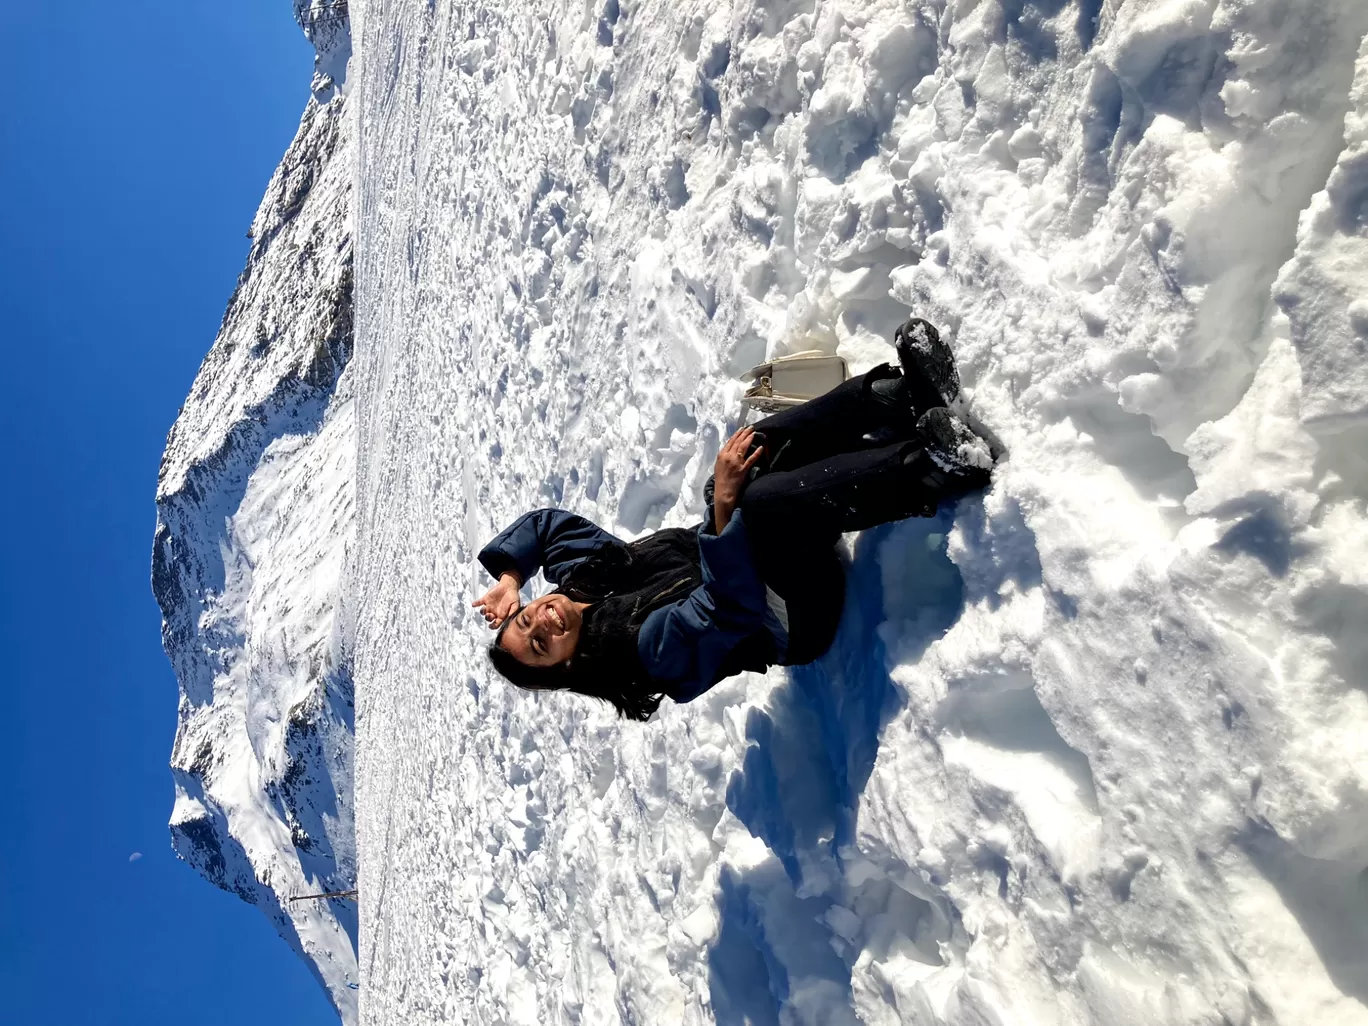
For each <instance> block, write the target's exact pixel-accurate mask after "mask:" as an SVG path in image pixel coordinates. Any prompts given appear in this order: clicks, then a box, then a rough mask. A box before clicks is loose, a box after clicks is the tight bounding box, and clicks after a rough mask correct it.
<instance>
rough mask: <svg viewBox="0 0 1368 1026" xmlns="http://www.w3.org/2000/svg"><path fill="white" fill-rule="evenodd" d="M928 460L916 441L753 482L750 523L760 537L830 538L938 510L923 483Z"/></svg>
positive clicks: (746, 505)
mask: <svg viewBox="0 0 1368 1026" xmlns="http://www.w3.org/2000/svg"><path fill="white" fill-rule="evenodd" d="M927 462H928V461H927V459H926V458H925V454H924V452H923V449H922V446H921V445H920V444H919V443H917V442H897V443H894V444H893V445H886V446H883V447H881V448H878V449H863V450H859V451H857V452H846V453H838V454H837V455H835V456H829V457H827V458H826V459H824V460H821V461H819V462H816V463H809V464H806V465H804V466H801V467H796V468H794V469H793V470H777V471H770V472H769V473H767V474H763V475H761V476H760V477H758V478H756V479H755V480H754V481H752V482H750V484H748V485H747V486H746V490H745V491H744V492H743V493H742V494H741V503H740V508H741V511H742V514H743V515H744V516H745V519H746V524H747V526H748V527H749V528H752V529H753V531H754V532H755V533H756V534H757V535H758V534H766V533H774V534H775V535H779V536H788V535H789V534H790V532H792V531H794V530H797V529H801V530H802V532H803V534H804V536H806V537H812V538H830V539H831V540H833V541H834V539H835V536H836V535H838V534H840V533H841V532H844V531H859V530H863V529H864V528H866V527H873V526H874V525H875V524H883V523H887V522H888V521H890V520H901V519H903V518H904V517H910V516H918V515H923V514H926V515H929V514H931V513H934V512H935V508H936V503H937V501H938V500H939V498H940V497H941V496H940V495H939V494H937V493H936V491H935V489H934V487H928V485H927V482H925V481H924V480H923V476H924V471H925V470H926V464H927Z"/></svg>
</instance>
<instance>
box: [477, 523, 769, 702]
mask: <svg viewBox="0 0 1368 1026" xmlns="http://www.w3.org/2000/svg"><path fill="white" fill-rule="evenodd" d="M694 533H695V534H696V535H697V543H698V566H697V572H696V573H695V574H691V575H689V576H688V577H687V581H688V583H690V584H695V582H696V581H697V579H698V573H701V583H697V584H696V586H694V587H692V589H691V590H690V591H689V592H688V593H687V594H685V595H682V596H681V597H680V598H678V599H675V600H674V601H670V602H668V603H665V604H663V605H660V606H659V607H658V608H656V609H654V610H653V611H652V612H650V614H649V615H648V616H647V617H646V619H645V621H644V622H643V623H642V624H641V627H640V630H639V632H638V634H637V655H638V656H639V658H640V660H641V665H642V667H643V668H644V670H645V672H646V673H647V674H648V675H649V677H650V678H651V683H652V685H653V686H654V689H655V690H656V691H658V692H659V693H662V694H666V695H668V696H670V697H671V698H673V699H674V700H675V701H677V702H688V701H690V700H692V699H694V698H697V697H698V696H699V695H701V694H702V693H703V692H705V691H707V690H708V689H709V688H711V687H712V686H713V685H714V684H716V683H717V682H718V681H720V680H722V679H724V678H725V677H727V676H730V675H731V674H733V673H735V672H737V670H738V667H737V665H736V660H735V659H734V658H733V659H729V658H728V657H729V656H733V655H734V653H735V652H736V650H737V649H738V646H740V645H741V644H742V643H743V642H749V641H754V640H755V636H756V635H757V634H766V635H769V637H767V638H766V639H765V640H766V641H767V642H769V644H767V645H766V646H765V650H766V651H768V652H769V653H771V656H773V655H775V654H777V653H780V652H782V651H783V646H784V644H785V642H786V641H787V638H786V635H785V634H784V628H783V625H782V623H780V622H779V621H777V620H776V618H775V615H774V614H773V612H772V611H771V604H770V598H771V594H772V593H770V592H768V591H767V589H766V587H765V584H764V582H763V581H762V580H761V579H760V574H759V571H758V570H757V568H756V565H755V559H754V556H753V554H752V552H751V546H750V540H749V538H748V537H747V534H746V524H745V520H744V519H743V517H742V515H741V512H740V511H739V510H738V511H737V512H736V513H734V514H732V518H731V521H730V522H729V523H728V524H727V525H726V527H725V528H724V529H723V531H722V533H721V534H720V535H719V534H716V533H714V531H713V529H712V523H711V521H709V522H707V523H704V524H700V525H699V526H698V527H697V528H696V529H695V531H694ZM605 546H618V547H624V546H625V543H624V542H622V541H621V540H620V539H618V538H615V537H614V536H613V535H611V534H609V533H608V532H607V531H604V530H603V529H602V528H600V527H598V526H597V525H595V524H593V523H591V522H590V521H588V520H586V519H584V518H583V517H581V516H577V515H575V514H573V513H568V512H566V511H565V510H559V509H539V510H534V511H533V512H531V513H527V514H524V515H523V516H521V517H519V518H518V519H517V520H516V521H514V522H513V524H512V525H510V526H509V527H508V528H507V529H506V530H504V531H503V532H502V533H501V534H500V535H499V536H498V537H497V538H495V539H494V540H493V541H492V542H490V543H489V544H488V545H487V546H485V548H484V549H483V550H482V551H481V552H480V557H479V558H480V562H481V563H482V564H483V565H484V568H485V569H486V570H488V571H489V573H490V574H491V575H493V576H494V577H498V576H500V575H501V574H503V573H504V572H506V571H508V570H512V571H514V572H515V573H517V575H518V576H519V578H521V579H522V580H523V581H527V580H528V579H530V578H531V577H532V576H533V574H535V573H536V572H537V571H538V570H541V572H542V574H543V576H545V577H546V579H547V580H548V581H550V582H551V583H552V584H555V585H560V584H562V583H563V582H565V581H566V579H567V578H568V577H569V576H571V574H572V572H573V571H574V569H575V568H576V567H577V566H579V565H580V564H582V563H583V562H584V561H585V560H586V559H588V558H589V557H590V556H591V555H593V554H595V553H598V552H600V551H601V550H602V549H603V548H604V547H605ZM683 580H685V578H681V581H683ZM657 594H658V595H662V596H663V594H664V593H663V592H658V593H657ZM771 639H772V640H771ZM748 648H750V649H751V650H754V649H755V646H753V645H750V646H748ZM744 668H746V669H763V666H755V665H753V664H752V665H746V666H745V667H744Z"/></svg>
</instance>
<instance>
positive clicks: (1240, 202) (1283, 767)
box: [352, 0, 1368, 1026]
mask: <svg viewBox="0 0 1368 1026" xmlns="http://www.w3.org/2000/svg"><path fill="white" fill-rule="evenodd" d="M353 17H354V21H355V28H356V33H357V57H356V59H355V60H354V61H353V66H352V75H353V80H354V82H355V92H354V96H355V98H356V102H358V103H359V104H360V118H361V128H360V137H359V141H358V142H359V150H360V157H359V168H358V196H357V218H358V223H357V290H358V291H357V310H356V315H357V339H358V350H357V356H356V361H355V365H354V372H355V373H356V374H357V384H356V387H357V397H358V398H357V416H358V432H359V442H358V445H359V448H358V468H357V474H358V478H357V502H358V536H357V555H356V560H355V578H354V580H353V582H352V587H353V588H354V589H355V594H354V599H355V603H356V618H355V626H356V637H355V656H356V660H357V663H356V679H357V689H358V690H357V715H358V723H357V730H358V736H357V775H356V787H357V794H356V803H357V804H356V807H357V842H358V852H359V860H360V870H361V872H360V887H361V944H360V958H361V974H362V1001H361V1019H362V1021H363V1022H366V1023H377V1024H379V1023H385V1024H394V1023H404V1024H406V1026H418V1024H423V1023H438V1022H443V1023H445V1022H478V1023H510V1024H551V1023H586V1024H589V1023H594V1024H600V1023H650V1024H656V1023H691V1024H692V1023H711V1022H714V1021H716V1022H718V1023H727V1024H731V1023H756V1024H760V1023H785V1024H788V1023H812V1024H840V1023H857V1022H859V1023H865V1024H867V1026H875V1024H880V1026H881V1024H891V1023H953V1024H970V1023H973V1024H988V1023H998V1024H1027V1023H1031V1024H1047V1023H1049V1024H1054V1023H1059V1024H1064V1023H1070V1024H1072V1023H1079V1024H1081V1023H1089V1024H1098V1026H1128V1024H1137V1026H1138V1024H1155V1026H1159V1024H1164V1026H1175V1024H1192V1026H1198V1024H1201V1026H1218V1024H1228V1026H1247V1024H1258V1026H1269V1024H1274V1023H1277V1024H1282V1026H1307V1024H1313V1023H1314V1024H1316V1026H1348V1024H1364V1023H1368V1008H1366V1007H1365V1001H1368V877H1365V867H1366V866H1368V695H1366V694H1365V688H1366V687H1368V641H1365V636H1368V519H1366V518H1365V515H1364V504H1365V499H1366V498H1368V465H1366V464H1365V452H1368V356H1365V338H1366V337H1368V50H1365V49H1364V48H1363V40H1364V37H1365V33H1368V4H1365V3H1362V2H1361V0H1321V2H1310V0H1305V2H1292V0H1219V2H1218V0H1072V2H1064V0H950V2H946V0H731V2H727V3H723V2H721V0H677V2H673V3H651V2H646V0H593V2H583V0H581V2H575V3H560V2H555V0H526V2H523V3H518V4H482V3H473V2H459V0H441V2H437V3H424V4H420V3H409V2H405V3H400V2H385V0H365V2H364V3H361V2H358V3H357V4H356V5H355V6H354V8H353ZM913 312H915V313H919V314H922V315H925V316H928V317H930V318H932V319H933V320H935V321H937V322H938V323H940V324H942V325H944V326H945V329H946V334H947V337H948V338H949V339H950V340H951V341H952V343H953V345H954V347H955V349H956V352H957V354H958V356H959V360H960V365H961V369H962V373H963V375H964V379H965V384H966V393H967V397H968V402H969V405H970V408H971V409H972V411H973V412H974V413H975V414H976V415H977V416H978V417H979V418H980V419H981V420H982V421H983V422H984V423H985V424H986V425H988V426H989V427H990V428H991V429H992V430H993V431H994V432H996V434H997V435H998V436H999V437H1000V438H1001V439H1002V441H1003V442H1004V443H1005V445H1006V447H1007V449H1008V451H1009V454H1010V455H1009V458H1008V459H1007V460H1006V462H1005V463H1004V464H1003V465H1002V466H1001V467H1000V469H999V471H998V473H997V475H996V479H995V482H994V485H993V488H992V490H991V491H990V492H989V493H988V494H987V495H985V496H983V497H981V498H973V499H968V500H965V501H963V502H961V503H960V504H959V505H958V506H957V507H956V508H954V509H953V510H949V511H946V512H944V513H943V514H942V515H941V516H940V517H939V518H937V519H935V520H932V521H914V522H906V523H903V524H899V525H896V526H891V527H886V528H881V529H878V530H874V531H870V532H866V533H865V534H864V535H862V536H859V537H853V538H851V539H849V545H848V549H849V558H850V578H851V582H852V586H851V588H850V594H849V600H848V604H847V609H846V617H845V620H844V622H843V626H842V629H841V632H840V636H839V638H838V640H837V642H836V645H835V647H834V649H833V650H832V652H831V653H830V654H829V655H828V656H827V657H826V658H825V659H823V660H822V661H821V662H820V663H818V664H816V665H814V666H812V667H809V668H803V669H799V670H796V671H794V672H791V673H790V672H781V671H774V672H772V673H770V674H769V675H767V676H765V677H758V676H745V677H741V678H738V679H734V680H731V681H729V682H727V683H725V684H723V685H721V686H719V687H717V688H716V689H715V690H714V691H712V692H710V693H709V694H708V695H706V696H705V697H704V698H702V699H700V700H698V701H696V702H694V703H693V704H691V705H688V706H671V705H670V704H669V703H666V705H665V706H664V707H663V708H662V711H661V713H660V714H659V715H658V717H657V719H656V721H655V722H652V723H650V724H647V725H637V724H628V725H624V724H621V723H618V722H615V720H614V718H613V716H612V715H611V714H610V713H609V711H608V710H606V709H604V708H600V707H596V706H595V705H593V704H590V703H589V702H588V701H587V700H584V699H579V698H574V697H565V696H557V695H545V696H540V697H536V696H531V695H527V694H522V693H518V692H516V691H515V690H513V689H512V688H510V687H509V686H507V685H505V684H504V683H502V682H501V681H500V680H498V679H497V678H495V677H494V676H493V675H492V673H491V671H490V669H489V667H488V665H487V663H486V660H485V658H484V655H483V648H484V646H485V644H486V643H487V640H488V635H487V632H486V631H485V629H484V628H483V624H482V621H481V618H480V617H479V616H478V615H474V614H473V611H472V610H471V609H470V608H469V603H470V601H471V599H472V598H473V597H474V595H475V594H477V593H478V591H480V590H482V589H483V583H482V580H481V578H482V571H480V570H479V568H478V566H477V564H476V562H475V558H474V557H475V553H476V551H477V550H478V549H479V548H480V546H481V545H482V544H483V543H484V542H485V541H487V540H488V539H489V538H490V537H491V536H492V535H493V534H494V533H495V532H496V531H497V530H498V529H500V528H501V527H502V526H504V525H505V524H506V523H507V522H508V521H509V520H510V519H512V518H513V517H514V516H515V515H516V514H518V513H520V512H522V511H524V510H526V509H528V508H531V507H536V506H542V505H559V506H564V507H567V508H569V509H572V510H575V511H577V512H580V513H583V514H585V515H587V516H589V517H591V518H592V519H595V520H597V521H598V522H600V523H602V524H604V525H605V526H609V527H611V528H612V529H613V530H615V531H617V532H618V533H619V534H621V535H622V536H624V537H631V536H634V535H636V534H638V533H639V532H643V531H647V530H650V529H652V528H655V527H657V526H660V525H662V524H665V525H673V524H688V523H690V522H693V521H696V520H697V519H698V518H699V517H700V514H701V512H702V508H703V507H702V503H701V496H700V492H701V487H702V484H703V481H704V479H705V478H706V476H707V474H708V473H709V470H710V468H711V463H712V459H713V456H714V454H715V452H716V449H717V446H718V440H719V438H721V437H723V436H725V435H726V433H727V432H728V431H729V430H731V428H732V427H733V426H734V424H735V416H736V413H737V399H738V397H739V394H740V390H741V387H742V386H741V385H740V384H739V383H738V380H737V378H738V375H739V373H740V372H741V371H742V370H743V369H744V368H746V367H747V366H748V365H750V364H753V363H756V362H758V361H760V360H761V359H762V358H764V357H769V356H776V355H779V354H783V353H785V352H790V351H795V350H799V349H807V348H813V347H818V348H822V349H825V350H827V351H831V352H837V353H840V354H841V355H843V356H845V357H847V359H848V360H849V361H850V362H851V364H852V365H853V368H854V369H855V370H856V371H861V370H864V369H866V368H868V367H869V366H871V365H872V364H874V363H877V362H881V361H883V360H887V359H890V358H892V350H891V348H890V347H889V346H888V345H887V344H886V339H887V338H888V337H889V334H890V332H891V330H892V328H893V327H894V326H895V324H896V323H897V322H898V321H899V320H900V319H902V318H903V317H905V316H907V315H908V314H909V313H913Z"/></svg>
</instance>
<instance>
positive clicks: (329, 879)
mask: <svg viewBox="0 0 1368 1026" xmlns="http://www.w3.org/2000/svg"><path fill="white" fill-rule="evenodd" d="M314 6H315V7H320V6H321V5H318V4H315V5H314ZM328 31H329V32H330V33H332V34H331V35H329V36H328V39H329V40H330V44H329V45H330V47H331V49H320V67H323V65H324V64H325V63H326V58H327V57H328V55H329V54H330V53H335V52H336V49H337V47H338V46H340V45H341V43H340V41H339V35H338V34H339V33H340V34H341V35H342V36H345V35H346V32H347V26H346V23H345V21H342V22H332V23H330V26H329V29H328ZM335 70H336V69H334V71H335ZM330 82H333V83H334V84H332V85H329V86H328V87H327V89H326V93H327V94H328V95H326V96H323V97H322V99H321V100H320V99H317V98H315V99H311V100H310V101H309V105H308V107H307V109H306V110H305V112H304V117H303V119H302V121H301V122H300V127H299V132H298V134H297V135H296V137H295V140H294V142H293V143H292V144H291V146H290V148H289V150H288V151H287V152H286V154H285V158H284V160H283V161H282V162H281V165H280V167H279V169H278V170H277V171H276V173H275V175H274V176H273V177H272V179H271V183H270V185H269V186H268V188H267V191H266V196H265V198H264V199H263V201H262V204H261V207H260V209H259V210H258V212H257V216H256V219H255V220H254V221H253V224H252V230H251V233H250V235H251V238H252V248H251V253H250V255H249V257H248V261H247V267H246V269H245V270H244V271H243V272H242V276H241V278H240V279H239V281H238V287H237V290H236V292H235V293H234V295H233V298H232V300H231V302H230V303H229V305H228V310H227V313H226V314H225V315H224V319H223V326H222V328H221V329H220V331H219V335H218V338H217V339H216V340H215V342H214V345H213V348H212V349H211V350H210V351H209V354H208V356H206V357H205V360H204V363H203V365H202V366H201V367H200V371H199V374H198V375H197V377H196V379H195V383H194V386H193V387H192V389H191V392H190V396H189V398H187V400H186V402H185V405H184V407H183V408H182V410H181V412H180V416H179V417H178V418H177V420H176V423H175V426H174V427H173V428H172V429H171V433H170V435H169V437H168V438H167V445H166V452H165V455H164V456H163V457H162V466H161V475H160V479H159V481H158V487H157V533H156V539H155V544H154V547H153V558H152V584H153V590H154V591H155V593H156V597H157V601H158V603H159V604H160V605H161V609H162V616H163V623H162V637H163V642H164V644H165V647H166V652H167V655H168V656H169V657H170V659H171V662H172V665H173V667H174V668H175V671H176V677H177V679H178V680H179V682H180V689H181V698H180V709H179V717H178V726H177V731H176V740H175V746H174V748H173V750H172V754H171V766H172V770H173V773H174V776H175V783H176V803H175V807H174V810H173V812H172V814H171V839H172V844H173V845H174V847H175V849H176V852H177V854H178V855H179V856H180V857H181V858H183V859H185V860H186V861H187V862H189V863H190V864H191V865H193V866H194V867H195V868H196V869H198V870H199V871H200V872H201V873H202V874H203V875H204V876H205V877H206V878H208V879H209V880H210V881H211V882H213V883H214V884H216V885H218V886H219V887H222V888H224V889H225V890H229V891H234V892H236V893H237V894H238V895H240V896H241V897H242V898H243V899H244V900H245V901H248V902H251V903H252V904H254V905H257V906H258V907H260V908H261V909H262V911H263V912H265V913H266V915H267V916H268V917H269V918H270V920H271V922H272V923H273V925H274V926H275V927H276V929H277V930H279V931H280V934H281V936H283V937H284V938H285V940H286V941H288V942H289V944H290V946H291V947H293V948H294V949H295V951H297V952H298V953H299V954H300V955H301V956H303V957H304V959H305V960H306V961H307V962H308V963H309V965H310V967H311V968H312V969H313V971H314V972H315V974H316V975H317V976H318V978H319V979H320V981H321V982H322V983H323V985H324V987H325V988H326V989H327V991H328V994H329V996H330V997H331V999H332V1001H333V1003H334V1004H335V1005H336V1006H337V1008H338V1010H339V1012H340V1013H341V1015H342V1018H343V1020H344V1021H346V1022H354V1021H355V1019H356V993H355V989H354V988H355V986H356V979H357V972H356V954H355V945H356V935H357V915H356V907H355V905H354V904H352V903H350V902H346V901H338V900H331V901H329V900H323V901H307V902H299V903H294V904H291V903H290V902H289V900H288V899H289V898H290V897H291V896H294V895H301V894H310V893H317V892H323V891H335V890H345V889H348V888H351V887H353V886H354V885H355V880H356V856H355V840H354V832H353V820H352V779H351V776H352V736H353V735H352V723H353V717H352V702H353V699H352V694H353V688H352V670H351V655H350V653H349V652H348V651H347V650H346V646H345V644H344V638H343V631H342V629H341V625H340V617H341V608H342V607H341V596H342V583H343V568H344V565H345V562H346V560H347V558H348V555H349V551H350V548H351V544H352V537H353V524H354V511H353V494H354V493H353V482H354V477H355V422H354V412H353V386H352V383H351V382H352V375H351V374H350V373H348V371H347V365H348V362H349V361H350V359H351V355H352V346H353V335H352V239H351V236H352V222H351V209H350V204H351V196H352V170H353V168H352V143H351V136H352V127H351V123H350V115H349V113H348V110H347V102H346V100H345V99H344V98H343V97H342V95H341V94H340V93H338V92H337V91H336V89H335V84H337V83H338V80H336V79H330ZM315 90H316V93H317V92H318V91H320V90H319V79H318V78H316V79H315Z"/></svg>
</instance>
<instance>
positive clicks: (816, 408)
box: [751, 364, 916, 471]
mask: <svg viewBox="0 0 1368 1026" xmlns="http://www.w3.org/2000/svg"><path fill="white" fill-rule="evenodd" d="M897 376H898V372H897V371H896V370H894V369H893V368H892V367H891V366H889V365H888V364H883V365H881V366H879V367H876V368H874V369H873V370H872V371H869V372H868V373H867V374H861V375H858V376H857V377H853V378H851V379H850V380H848V381H845V382H842V383H841V384H839V385H837V386H836V387H835V388H833V389H832V390H831V391H829V392H827V393H826V394H825V395H820V396H818V397H817V398H815V399H810V400H809V401H807V402H805V403H804V404H803V405H802V406H795V407H793V408H791V409H788V410H783V411H782V412H780V413H775V414H772V415H770V416H768V417H765V418H764V419H763V420H760V421H757V422H756V423H754V424H752V425H751V427H753V428H754V429H755V431H756V433H757V434H758V435H760V436H762V438H763V440H764V441H763V444H764V446H765V451H766V456H767V458H766V460H765V466H766V468H767V469H769V470H771V471H776V470H792V469H794V468H796V467H801V466H804V465H806V464H809V463H817V462H819V461H821V460H824V459H827V458H828V457H831V456H835V455H838V454H840V453H846V452H856V451H858V450H860V449H868V448H871V447H874V446H878V445H880V444H887V443H888V441H890V440H891V439H890V435H891V436H893V438H895V439H896V440H899V441H905V440H909V439H912V438H915V437H916V417H915V416H909V412H908V411H907V410H906V409H904V408H903V407H902V406H901V405H898V404H893V403H889V402H887V401H885V400H883V399H881V398H880V397H879V396H878V395H876V394H874V393H873V392H872V386H873V385H874V384H875V383H876V382H879V381H882V380H884V379H889V380H892V379H896V378H897Z"/></svg>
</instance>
